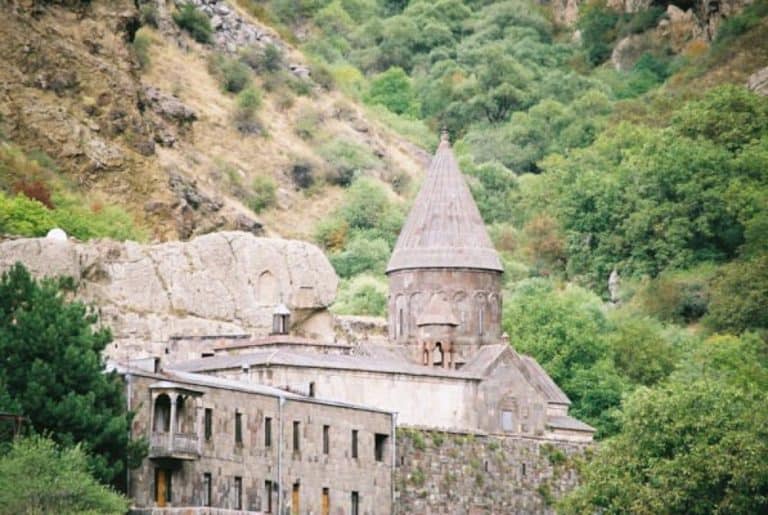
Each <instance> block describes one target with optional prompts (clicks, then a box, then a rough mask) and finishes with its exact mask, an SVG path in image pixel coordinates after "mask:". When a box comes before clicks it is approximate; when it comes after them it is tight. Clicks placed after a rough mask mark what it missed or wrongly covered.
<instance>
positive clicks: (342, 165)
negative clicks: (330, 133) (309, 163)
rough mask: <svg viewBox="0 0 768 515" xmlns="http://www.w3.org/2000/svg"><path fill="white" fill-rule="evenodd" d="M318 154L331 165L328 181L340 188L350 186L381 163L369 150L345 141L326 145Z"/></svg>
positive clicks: (335, 141) (336, 141)
mask: <svg viewBox="0 0 768 515" xmlns="http://www.w3.org/2000/svg"><path fill="white" fill-rule="evenodd" d="M318 153H319V154H320V156H321V157H322V158H323V159H325V160H326V161H327V162H328V164H329V165H330V171H329V173H328V176H327V179H328V181H329V182H330V183H331V184H336V185H338V186H349V185H350V184H352V181H353V180H354V178H355V177H356V176H357V175H359V174H360V173H362V172H364V171H365V170H370V169H372V168H374V167H375V166H376V165H377V164H378V163H379V161H378V159H376V157H375V156H374V155H373V154H372V153H371V152H370V151H369V150H368V149H367V148H365V147H363V146H361V145H358V144H356V143H351V142H348V141H343V140H334V141H331V142H329V143H326V144H324V145H323V146H321V147H320V148H319V149H318Z"/></svg>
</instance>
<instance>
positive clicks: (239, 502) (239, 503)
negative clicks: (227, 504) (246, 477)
mask: <svg viewBox="0 0 768 515" xmlns="http://www.w3.org/2000/svg"><path fill="white" fill-rule="evenodd" d="M235 509H236V510H242V509H243V478H241V477H238V476H235Z"/></svg>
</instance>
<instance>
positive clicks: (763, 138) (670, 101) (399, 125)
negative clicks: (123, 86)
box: [0, 0, 768, 513]
mask: <svg viewBox="0 0 768 515" xmlns="http://www.w3.org/2000/svg"><path fill="white" fill-rule="evenodd" d="M203 4H205V2H203ZM723 4H724V5H723V6H722V9H723V11H721V12H720V13H719V14H718V13H714V14H713V13H712V12H710V11H707V9H705V8H704V7H703V6H702V5H703V4H702V5H699V3H697V2H677V3H674V2H654V3H652V4H651V3H650V2H649V3H647V5H646V4H643V5H641V6H640V8H639V9H638V10H635V12H629V11H630V9H626V10H625V9H624V8H623V7H620V6H616V5H614V3H610V5H609V4H606V2H603V1H601V0H591V1H588V2H583V3H581V5H579V9H578V16H577V17H576V20H575V25H574V26H568V25H565V24H563V23H561V20H562V18H563V16H562V12H559V11H558V10H561V9H562V7H561V6H560V5H559V4H552V5H549V4H546V3H536V2H532V1H528V0H507V1H499V2H492V1H483V0H439V1H428V0H412V1H407V0H332V1H328V0H266V1H255V0H237V2H236V8H237V9H239V10H240V11H239V12H241V13H242V16H244V17H245V18H246V19H252V20H258V23H261V24H263V25H264V26H268V27H270V30H273V31H274V34H273V36H274V37H275V38H276V41H278V38H279V41H281V43H280V45H277V46H269V45H266V46H263V47H260V49H259V50H258V51H253V52H250V53H249V51H248V50H247V49H241V50H239V51H238V52H235V53H230V54H226V53H221V52H219V53H216V52H209V47H208V46H206V45H212V44H213V43H211V40H210V38H211V37H212V36H211V35H212V34H213V32H212V30H213V29H212V28H211V26H210V21H208V17H206V16H205V15H204V16H203V17H202V18H201V17H199V16H197V15H196V14H195V13H198V12H199V10H196V8H195V7H191V6H190V7H184V6H183V5H182V3H181V2H179V3H178V7H175V8H174V9H175V10H174V11H173V20H174V21H171V19H170V18H166V19H165V21H163V18H162V13H159V12H157V11H156V8H155V7H153V6H155V5H156V4H155V2H139V7H138V8H139V9H140V12H141V17H140V19H141V23H142V24H143V26H142V27H141V28H139V29H138V30H136V31H134V35H133V40H132V42H131V44H132V45H133V46H132V49H133V50H132V51H134V52H137V59H138V60H139V61H141V59H142V58H146V59H147V63H148V64H146V65H145V66H146V68H145V70H144V71H140V72H138V73H140V74H143V76H144V77H145V80H152V81H155V82H156V83H158V84H162V85H163V86H164V87H166V88H167V89H174V88H175V87H176V86H174V84H176V83H175V82H174V81H173V80H170V79H166V78H165V77H166V75H169V74H170V75H173V76H174V77H182V76H183V71H184V70H186V69H187V68H185V67H191V68H194V70H196V72H195V74H194V75H193V76H194V77H195V79H199V80H196V81H192V82H190V81H187V82H184V81H181V82H179V84H181V86H178V87H179V91H176V92H175V93H174V94H175V95H176V97H178V98H180V99H182V100H184V101H186V102H187V103H189V104H191V105H192V106H193V107H194V108H195V109H196V110H197V111H199V112H202V113H203V116H202V122H201V123H198V122H195V123H197V126H198V127H203V128H205V131H199V129H197V130H198V131H199V132H198V133H196V136H195V138H191V137H188V136H185V132H184V130H183V128H182V129H180V130H179V131H178V132H179V134H178V137H179V139H180V141H181V143H180V145H181V147H180V150H179V147H176V150H173V151H172V150H167V149H161V150H159V151H158V154H159V157H160V159H161V161H162V162H163V163H164V164H165V165H174V166H175V167H176V168H184V167H185V166H186V167H188V168H189V169H190V170H193V171H195V173H198V175H197V177H198V178H199V180H200V181H201V183H200V188H201V189H202V186H204V185H205V186H210V188H211V190H212V191H218V192H222V191H223V192H224V194H225V195H229V196H230V197H232V198H233V199H234V202H235V203H236V204H237V206H238V208H243V206H244V207H245V208H246V209H250V210H251V212H254V211H261V217H262V218H263V220H264V221H265V223H266V224H267V225H268V226H269V227H270V228H272V229H273V231H274V232H275V233H278V234H284V235H285V234H288V235H300V236H301V235H311V237H313V238H314V240H315V241H316V242H317V243H318V244H320V245H321V246H322V247H323V248H324V249H325V250H326V252H327V253H328V255H329V257H330V260H331V262H332V264H333V266H334V267H335V269H336V271H337V272H338V274H339V276H340V277H341V278H342V279H343V281H342V288H341V290H340V293H339V297H338V300H337V303H336V305H335V308H334V309H335V310H336V311H337V312H338V313H346V314H370V315H382V314H384V311H385V305H386V294H387V291H386V282H385V279H384V276H383V271H384V267H385V265H386V261H387V259H388V258H389V254H390V252H391V249H392V247H393V245H394V241H395V238H396V236H397V234H398V231H399V229H400V227H401V225H402V222H403V217H404V214H405V213H406V211H407V208H408V205H409V199H411V198H412V195H413V193H414V192H415V191H416V188H417V186H418V180H419V177H418V174H417V172H415V171H414V170H416V169H418V166H417V163H418V160H419V158H420V156H421V153H420V151H419V150H418V149H423V150H425V151H427V152H431V151H432V150H434V145H435V143H436V137H435V135H436V134H437V133H438V131H439V130H440V129H441V128H446V129H447V130H448V131H449V132H450V135H451V138H452V140H453V142H454V147H455V150H456V152H457V155H458V157H459V159H460V162H461V166H462V169H463V171H464V173H465V174H466V175H467V180H468V181H469V183H470V187H471V189H472V192H473V194H474V197H475V199H476V201H477V203H478V206H479V208H480V211H481V213H482V215H483V217H484V219H485V221H486V223H487V225H488V227H489V229H490V232H491V236H492V238H493V240H494V243H495V244H496V247H497V249H498V250H499V251H500V252H501V253H502V256H503V260H504V265H505V270H506V274H505V278H506V279H505V280H506V285H505V297H504V328H505V330H506V331H507V333H508V334H509V336H510V342H511V344H512V345H513V346H514V347H515V348H516V349H517V350H518V351H520V352H524V353H528V354H531V355H533V356H534V357H535V358H536V359H537V360H538V361H539V362H540V363H541V364H542V365H543V366H544V368H546V370H547V371H548V372H549V373H550V374H551V376H552V377H553V378H554V379H555V381H556V382H557V383H558V384H559V385H561V387H562V388H563V389H564V391H565V392H566V393H567V394H568V396H569V397H570V398H571V400H572V401H573V410H572V413H573V414H574V415H575V416H577V417H579V418H581V419H583V420H585V421H586V422H588V423H590V424H593V425H594V426H595V427H596V428H597V429H598V433H597V437H598V438H599V439H600V440H601V441H602V443H601V444H600V445H599V446H598V447H597V449H596V450H595V453H594V455H593V456H590V457H589V459H586V460H585V461H584V463H581V464H580V466H581V467H582V469H581V470H582V474H583V478H584V484H583V486H582V487H581V488H580V489H579V490H577V491H576V492H574V493H573V494H572V495H571V497H570V498H568V499H566V500H564V501H563V503H562V505H561V509H562V510H563V511H564V512H568V513H586V512H590V511H601V512H609V513H627V512H634V513H760V512H764V511H765V510H768V405H767V404H766V403H765V398H766V394H768V346H767V345H766V342H768V209H767V207H768V97H767V96H766V93H768V91H767V89H768V88H766V85H765V82H766V79H765V77H764V78H763V79H762V82H760V81H759V80H758V81H756V82H755V81H752V82H751V83H753V82H754V84H753V88H752V89H750V88H747V87H746V84H747V81H748V79H749V78H750V76H753V74H755V73H756V72H759V71H760V70H763V73H764V74H765V73H766V72H765V71H764V70H765V69H766V67H768V37H766V34H768V3H767V2H766V0H756V1H755V2H753V3H751V4H750V5H747V6H746V7H745V6H744V5H742V4H741V3H739V2H734V3H733V5H731V4H727V3H725V2H724V3H723ZM726 4H727V5H726ZM197 5H198V6H199V5H201V3H200V2H197ZM569 5H570V4H569ZM726 7H727V8H728V9H729V10H728V11H726V10H725V9H726ZM689 8H690V9H691V10H688V9H689ZM85 12H86V14H84V15H83V16H85V17H87V16H88V14H87V12H88V11H87V10H86V11H85ZM702 12H703V13H705V15H706V16H707V17H706V18H701V16H702V14H701V13H702ZM157 17H159V19H160V21H157V19H156V18H157ZM153 20H155V21H153ZM555 20H558V22H556V21H555ZM166 22H167V23H169V24H174V25H170V26H171V27H172V30H174V31H178V34H180V36H179V37H180V38H182V41H183V42H184V45H187V47H186V50H184V51H182V50H180V47H179V46H178V45H176V44H174V43H171V42H169V40H168V38H167V30H166V29H163V27H164V25H163V23H166ZM254 23H255V22H254ZM201 27H202V28H201ZM168 30H171V29H168ZM164 34H165V36H163V35H164ZM142 38H144V39H142ZM163 38H165V39H163ZM193 38H194V39H197V40H198V41H197V42H195V41H193ZM142 41H144V42H142ZM200 41H202V43H201V42H200ZM184 45H182V47H184ZM281 45H282V46H281ZM143 47H146V48H144V50H142V48H143ZM278 47H279V49H280V50H279V51H278ZM201 55H204V56H205V57H201ZM142 56H143V57H142ZM297 56H301V59H304V60H305V64H306V66H307V68H308V69H310V70H311V77H312V79H296V78H295V76H293V75H290V74H288V73H287V72H286V71H285V66H284V65H285V64H286V63H287V62H288V60H289V57H290V59H291V60H297V59H299V57H297ZM151 63H154V64H151ZM180 63H181V64H180ZM201 63H204V64H205V66H207V71H205V72H202V71H201V70H203V69H204V68H203V67H201V66H200V65H201ZM276 63H278V64H276ZM152 66H154V68H152ZM178 80H180V79H178ZM310 80H311V85H310V82H309V81H310ZM201 85H202V86H201ZM202 87H205V88H207V89H205V93H206V94H205V95H201V94H199V93H195V91H197V89H196V88H202ZM288 97H290V98H288ZM211 99H213V100H211ZM206 105H214V107H215V108H210V109H211V110H209V111H206V109H209V108H206V107H205V106H206ZM233 123H234V124H235V126H236V127H235V128H232V127H231V125H232V124H233ZM237 124H241V125H237ZM224 126H227V128H222V127H224ZM241 126H242V127H245V128H246V129H247V128H248V127H251V128H253V129H254V130H253V132H254V134H251V135H250V136H248V137H247V138H246V137H242V136H241V135H238V136H237V138H242V139H239V140H235V139H232V140H231V141H230V138H231V137H233V135H237V134H239V133H240V132H241V131H240V129H239V128H237V127H241ZM265 127H266V130H263V129H264V128H265ZM209 130H210V131H212V132H211V133H210V134H209V135H208V136H206V135H205V134H208V132H206V131H209ZM246 132H248V131H246ZM269 134H272V136H271V137H270V136H269ZM270 138H271V139H270ZM2 145H3V146H2V147H1V148H0V170H3V171H4V172H6V173H8V171H11V172H12V173H13V174H15V175H13V177H14V178H15V180H14V181H5V182H2V183H0V185H2V187H3V189H4V190H5V193H4V194H3V196H2V197H0V204H1V205H0V232H13V233H17V234H31V233H34V232H35V231H36V230H38V231H39V228H40V227H43V226H45V225H46V224H48V225H50V224H51V223H54V222H55V223H58V224H61V225H65V224H67V223H68V224H69V227H75V228H80V229H81V230H82V232H81V233H79V235H80V237H84V238H85V237H91V236H100V235H109V236H112V237H117V238H131V237H146V234H147V233H148V232H151V223H152V216H147V217H144V218H142V217H136V216H134V217H133V218H131V216H130V215H128V214H127V213H126V212H125V211H123V210H121V209H120V208H119V206H115V205H112V204H110V203H107V204H106V205H102V204H99V205H98V206H96V207H97V209H94V208H93V206H91V209H90V211H91V214H88V212H86V211H84V209H85V208H84V207H83V205H82V204H83V201H82V197H81V196H78V195H83V193H82V192H80V190H78V189H77V188H70V189H63V190H61V191H58V192H55V194H54V196H53V197H50V196H46V195H48V193H49V192H48V190H47V189H46V188H45V187H42V186H45V184H41V181H40V177H42V178H43V179H45V178H46V177H50V176H56V174H57V173H58V171H57V170H58V168H57V167H58V166H60V165H58V164H57V163H56V161H55V160H53V159H50V158H49V157H48V156H47V155H46V154H41V153H39V152H36V149H35V148H22V147H23V146H22V145H21V143H19V142H18V141H17V142H14V141H12V140H11V138H8V137H6V140H5V141H4V142H3V143H2ZM211 149H214V150H211ZM242 149H246V150H242ZM254 149H255V150H254ZM185 152H187V154H185ZM227 156H230V157H227ZM163 159H165V161H163ZM212 168H213V169H214V171H215V173H210V174H208V175H206V176H205V177H206V179H205V180H203V179H201V177H203V176H202V175H200V174H201V173H203V172H202V171H209V170H210V169H212ZM206 173H207V172H206ZM26 178H31V179H34V180H25V179H26ZM17 179H21V180H17ZM206 181H207V182H206ZM42 182H43V183H44V182H45V181H42ZM189 184H190V183H189V182H184V183H183V186H181V188H182V189H183V188H187V189H186V190H184V191H186V192H187V193H189V188H190V186H189ZM195 187H197V186H195ZM14 191H16V192H20V193H21V195H19V196H15V197H14V196H13V193H14ZM72 191H75V192H77V193H72ZM193 193H195V191H193ZM109 198H114V197H109ZM141 198H142V199H145V197H141ZM187 200H189V199H187ZM54 204H55V205H56V209H51V208H52V207H53V205H54ZM46 206H47V207H46ZM67 210H69V211H67ZM241 212H242V211H241ZM195 213H196V216H198V217H202V219H205V217H206V216H208V215H209V214H210V216H218V215H217V214H215V213H214V214H211V212H210V211H205V210H204V209H203V210H197V209H196V210H195ZM153 216H154V215H153ZM46 217H47V218H46ZM62 220H63V221H62ZM281 226H283V230H281V229H280V227H281ZM286 226H287V228H286ZM197 227H198V228H199V227H207V229H204V230H208V229H212V228H215V224H212V225H210V226H206V225H205V223H203V222H201V223H198V225H197ZM609 277H612V278H613V280H612V281H611V283H610V284H609Z"/></svg>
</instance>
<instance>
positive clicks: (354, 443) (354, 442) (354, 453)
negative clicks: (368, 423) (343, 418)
mask: <svg viewBox="0 0 768 515" xmlns="http://www.w3.org/2000/svg"><path fill="white" fill-rule="evenodd" d="M352 457H353V458H357V429H353V430H352Z"/></svg>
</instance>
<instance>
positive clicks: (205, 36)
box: [173, 4, 213, 43]
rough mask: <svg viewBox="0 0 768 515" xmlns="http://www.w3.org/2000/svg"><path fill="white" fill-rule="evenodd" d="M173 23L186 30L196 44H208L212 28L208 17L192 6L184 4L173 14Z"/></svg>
mask: <svg viewBox="0 0 768 515" xmlns="http://www.w3.org/2000/svg"><path fill="white" fill-rule="evenodd" d="M173 21H174V22H176V25H178V26H179V27H180V28H182V29H184V30H186V31H187V32H188V33H189V35H190V36H192V39H194V40H195V41H197V42H198V43H210V42H211V36H212V35H213V27H211V20H210V19H209V18H208V16H207V15H206V14H205V13H204V12H202V11H198V10H197V9H196V8H195V6H194V5H193V4H184V5H183V6H181V8H180V9H179V10H178V11H176V12H175V13H173Z"/></svg>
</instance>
